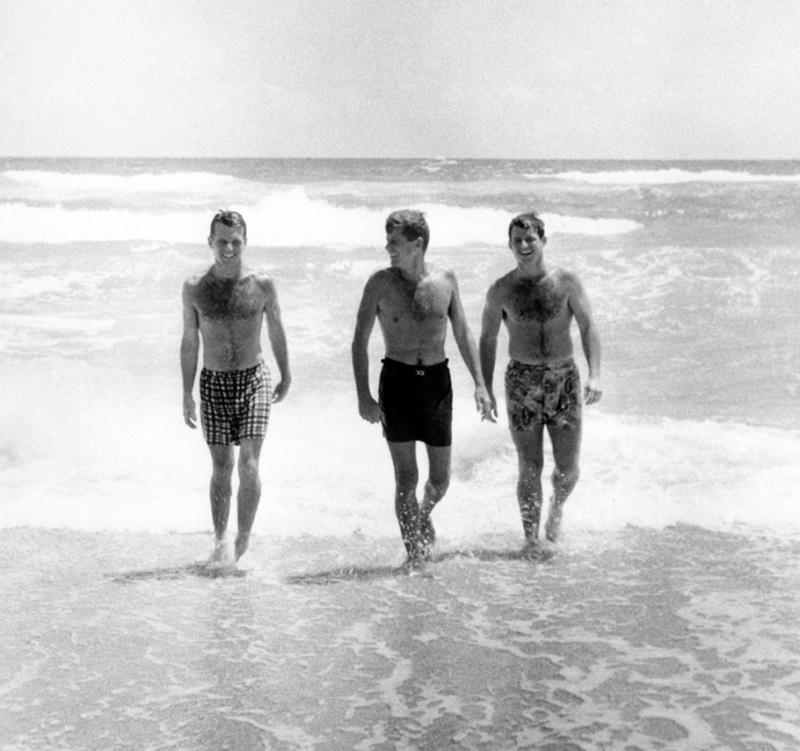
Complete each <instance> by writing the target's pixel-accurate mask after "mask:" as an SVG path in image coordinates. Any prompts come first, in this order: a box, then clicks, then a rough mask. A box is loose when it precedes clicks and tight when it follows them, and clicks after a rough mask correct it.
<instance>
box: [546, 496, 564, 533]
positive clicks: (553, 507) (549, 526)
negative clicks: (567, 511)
mask: <svg viewBox="0 0 800 751" xmlns="http://www.w3.org/2000/svg"><path fill="white" fill-rule="evenodd" d="M563 513H564V505H563V504H560V503H556V502H555V501H554V500H553V499H552V498H551V499H550V513H549V514H548V515H547V523H546V524H545V525H544V536H545V538H546V539H547V540H549V541H550V542H556V541H557V540H558V536H559V534H560V533H561V517H562V515H563Z"/></svg>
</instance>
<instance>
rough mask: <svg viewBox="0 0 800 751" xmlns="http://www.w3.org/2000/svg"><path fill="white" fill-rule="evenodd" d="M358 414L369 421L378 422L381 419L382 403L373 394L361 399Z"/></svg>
mask: <svg viewBox="0 0 800 751" xmlns="http://www.w3.org/2000/svg"><path fill="white" fill-rule="evenodd" d="M358 414H360V415H361V417H363V418H364V419H365V420H366V421H367V422H371V423H376V422H380V421H381V405H380V404H378V402H376V401H375V400H374V399H373V398H372V397H371V396H368V397H367V398H366V399H360V400H359V402H358Z"/></svg>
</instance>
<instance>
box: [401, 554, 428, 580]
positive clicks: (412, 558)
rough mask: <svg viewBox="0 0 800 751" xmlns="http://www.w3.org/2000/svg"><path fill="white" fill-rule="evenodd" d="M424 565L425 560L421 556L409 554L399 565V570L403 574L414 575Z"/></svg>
mask: <svg viewBox="0 0 800 751" xmlns="http://www.w3.org/2000/svg"><path fill="white" fill-rule="evenodd" d="M424 567H425V560H424V558H423V556H421V555H409V556H408V558H406V560H405V562H404V563H403V565H402V566H400V571H401V572H402V573H404V574H408V575H409V576H414V575H415V574H419V573H420V572H421V571H422V569H423V568H424Z"/></svg>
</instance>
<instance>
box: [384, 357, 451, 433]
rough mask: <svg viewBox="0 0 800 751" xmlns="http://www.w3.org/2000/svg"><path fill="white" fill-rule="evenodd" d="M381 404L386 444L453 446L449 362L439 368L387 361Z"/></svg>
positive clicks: (439, 364)
mask: <svg viewBox="0 0 800 751" xmlns="http://www.w3.org/2000/svg"><path fill="white" fill-rule="evenodd" d="M379 400H380V405H381V422H382V423H383V435H384V436H385V437H386V440H387V441H391V442H392V443H403V442H405V441H423V442H424V443H427V444H428V445H429V446H450V445H451V443H452V442H453V440H452V423H453V387H452V384H451V382H450V369H449V368H448V367H447V360H445V361H444V362H440V363H437V364H436V365H406V364H405V363H402V362H398V361H397V360H391V359H389V358H388V357H387V358H386V359H384V360H383V368H382V370H381V377H380V384H379Z"/></svg>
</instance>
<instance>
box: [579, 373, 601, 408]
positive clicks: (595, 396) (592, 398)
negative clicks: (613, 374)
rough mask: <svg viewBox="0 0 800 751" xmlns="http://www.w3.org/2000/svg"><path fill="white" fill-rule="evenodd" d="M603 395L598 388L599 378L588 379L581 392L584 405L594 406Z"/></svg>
mask: <svg viewBox="0 0 800 751" xmlns="http://www.w3.org/2000/svg"><path fill="white" fill-rule="evenodd" d="M602 395H603V389H601V388H600V379H599V378H590V379H589V380H588V381H587V382H586V388H585V389H584V390H583V400H584V402H585V403H586V404H595V403H596V402H599V401H600V397H601V396H602Z"/></svg>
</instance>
